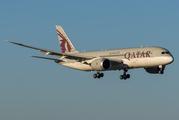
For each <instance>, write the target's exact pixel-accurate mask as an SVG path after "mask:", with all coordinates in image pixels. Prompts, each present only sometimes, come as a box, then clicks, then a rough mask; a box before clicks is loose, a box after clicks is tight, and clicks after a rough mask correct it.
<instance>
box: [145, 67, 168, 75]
mask: <svg viewBox="0 0 179 120" xmlns="http://www.w3.org/2000/svg"><path fill="white" fill-rule="evenodd" d="M164 69H165V68H164V67H163V68H162V69H160V68H159V67H149V68H145V70H146V72H148V73H151V74H163V72H164Z"/></svg>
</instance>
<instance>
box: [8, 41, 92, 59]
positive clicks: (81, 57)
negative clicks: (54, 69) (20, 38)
mask: <svg viewBox="0 0 179 120" xmlns="http://www.w3.org/2000/svg"><path fill="white" fill-rule="evenodd" d="M6 41H7V42H10V43H13V44H16V45H20V46H23V47H28V48H32V49H35V50H40V52H42V53H46V55H54V56H58V57H63V56H64V57H68V58H71V59H83V60H89V59H93V58H94V57H88V56H81V55H75V54H68V53H61V52H56V51H51V50H46V49H42V48H37V47H32V46H28V45H24V44H21V43H16V42H12V41H8V40H6ZM44 59H46V58H44Z"/></svg>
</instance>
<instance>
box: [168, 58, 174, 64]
mask: <svg viewBox="0 0 179 120" xmlns="http://www.w3.org/2000/svg"><path fill="white" fill-rule="evenodd" d="M167 61H168V63H169V64H170V63H172V62H173V61H174V58H173V56H170V57H168V58H167Z"/></svg>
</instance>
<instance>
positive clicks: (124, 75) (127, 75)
mask: <svg viewBox="0 0 179 120" xmlns="http://www.w3.org/2000/svg"><path fill="white" fill-rule="evenodd" d="M127 71H128V69H127V68H126V69H124V74H123V75H120V77H119V78H120V79H121V80H123V79H124V80H126V79H127V78H130V74H126V72H127Z"/></svg>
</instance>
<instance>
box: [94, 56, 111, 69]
mask: <svg viewBox="0 0 179 120" xmlns="http://www.w3.org/2000/svg"><path fill="white" fill-rule="evenodd" d="M91 67H92V69H93V70H95V71H98V70H99V71H103V70H108V69H110V68H111V62H110V61H109V60H108V59H105V58H97V59H95V60H93V61H92V62H91Z"/></svg>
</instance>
